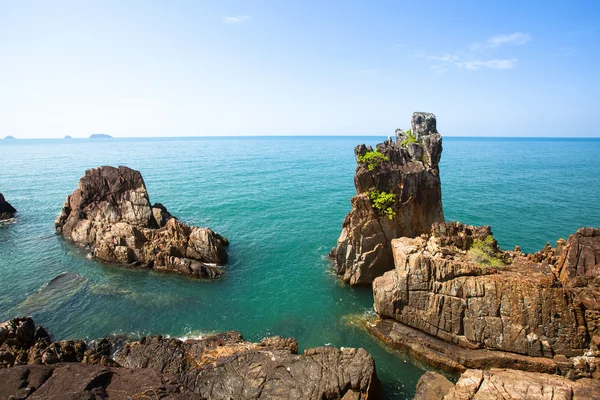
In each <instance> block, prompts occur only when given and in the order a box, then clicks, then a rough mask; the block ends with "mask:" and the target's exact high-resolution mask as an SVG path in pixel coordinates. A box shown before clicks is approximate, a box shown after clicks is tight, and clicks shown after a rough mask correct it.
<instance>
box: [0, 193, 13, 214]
mask: <svg viewBox="0 0 600 400" xmlns="http://www.w3.org/2000/svg"><path fill="white" fill-rule="evenodd" d="M16 212H17V210H16V209H15V208H14V207H13V206H11V205H10V203H9V202H7V201H6V200H5V199H4V196H3V195H2V193H0V221H2V220H3V219H10V218H12V217H14V215H15V213H16Z"/></svg>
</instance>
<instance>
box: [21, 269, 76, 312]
mask: <svg viewBox="0 0 600 400" xmlns="http://www.w3.org/2000/svg"><path fill="white" fill-rule="evenodd" d="M87 283H88V280H87V278H86V277H84V276H81V275H79V274H75V273H72V272H65V273H62V274H60V275H58V276H56V277H55V278H53V279H52V280H51V281H50V282H48V284H46V285H45V286H43V287H42V288H40V290H38V291H37V292H35V293H33V294H32V295H31V296H29V297H27V298H26V299H25V300H24V301H23V302H22V303H21V304H19V305H18V306H16V307H15V309H14V310H13V313H14V314H25V315H29V314H31V313H33V312H37V311H42V310H43V311H52V310H56V309H58V308H59V307H60V306H61V305H63V304H65V303H66V302H67V301H69V299H71V298H72V297H73V296H75V295H76V294H77V293H79V292H80V291H81V290H83V289H84V288H85V287H86V286H87Z"/></svg>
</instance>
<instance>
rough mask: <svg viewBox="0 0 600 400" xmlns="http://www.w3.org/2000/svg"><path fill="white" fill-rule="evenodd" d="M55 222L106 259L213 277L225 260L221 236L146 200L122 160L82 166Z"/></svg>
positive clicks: (137, 178)
mask: <svg viewBox="0 0 600 400" xmlns="http://www.w3.org/2000/svg"><path fill="white" fill-rule="evenodd" d="M54 224H55V226H56V231H57V232H58V233H59V234H61V235H62V236H63V237H65V238H66V239H69V240H72V241H74V242H75V243H78V244H80V245H83V246H86V247H89V248H90V249H91V252H92V255H93V256H94V257H96V258H98V259H100V260H103V261H107V262H110V263H118V264H127V265H130V266H138V267H143V268H150V269H154V270H157V271H163V272H173V273H178V274H183V275H187V276H191V277H196V278H216V277H218V276H220V275H221V274H222V273H223V270H222V267H221V266H222V265H223V264H225V263H226V262H227V252H226V250H225V247H226V246H227V245H228V242H227V240H226V239H225V238H223V237H222V236H220V235H218V234H217V233H215V232H213V231H212V230H211V229H209V228H197V227H193V226H188V225H186V224H183V223H182V222H180V221H178V220H177V219H176V218H174V217H173V216H172V215H171V214H170V213H169V212H168V211H167V209H166V208H165V207H164V206H163V205H162V204H159V203H157V204H155V205H153V206H151V203H150V199H149V196H148V192H147V191H146V185H145V183H144V179H143V178H142V175H141V173H140V172H139V171H136V170H133V169H131V168H128V167H124V166H120V167H118V168H114V167H107V166H105V167H100V168H93V169H90V170H88V171H86V172H85V175H84V176H83V177H82V178H81V179H80V181H79V187H78V188H77V189H76V190H75V191H74V192H73V193H72V194H71V195H69V196H68V197H67V200H66V202H65V204H64V205H63V208H62V211H61V214H60V215H59V216H58V217H57V218H56V220H55V222H54Z"/></svg>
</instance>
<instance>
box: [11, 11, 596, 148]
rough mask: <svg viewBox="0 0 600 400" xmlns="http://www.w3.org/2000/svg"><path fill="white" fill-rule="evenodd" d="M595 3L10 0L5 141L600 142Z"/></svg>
mask: <svg viewBox="0 0 600 400" xmlns="http://www.w3.org/2000/svg"><path fill="white" fill-rule="evenodd" d="M599 21H600V2H596V1H562V2H552V1H543V2H542V1H484V0H481V1H458V0H457V1H430V2H426V1H283V0H279V1H178V0H175V1H125V0H121V1H83V0H81V1H73V2H69V1H59V0H56V1H26V0H23V1H13V0H10V1H8V0H0V137H3V136H6V135H13V136H15V137H18V138H26V137H38V138H41V137H63V136H64V135H71V136H73V137H87V136H89V135H90V134H92V133H108V134H111V135H113V136H118V137H135V136H202V135H211V136H212V135H304V134H307V135H319V134H328V135H358V134H364V135H375V134H384V135H387V134H392V133H393V132H394V129H395V128H398V127H400V128H407V127H408V126H409V124H410V117H411V114H412V112H413V111H430V112H433V113H435V114H436V115H437V117H438V130H439V131H440V132H441V133H442V134H444V135H448V136H575V137H589V136H595V137H597V136H600V129H598V128H597V126H596V124H597V121H596V119H598V116H599V112H598V110H599V108H600V102H599V95H598V93H599V92H600V78H599V76H598V75H599V74H598V72H599V71H600V27H599V25H600V22H599Z"/></svg>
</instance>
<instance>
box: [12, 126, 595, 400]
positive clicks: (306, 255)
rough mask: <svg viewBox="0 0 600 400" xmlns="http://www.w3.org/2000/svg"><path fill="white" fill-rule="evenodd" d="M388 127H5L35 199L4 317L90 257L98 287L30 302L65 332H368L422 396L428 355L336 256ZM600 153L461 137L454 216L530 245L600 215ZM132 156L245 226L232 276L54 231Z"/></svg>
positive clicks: (388, 366) (21, 183)
mask: <svg viewBox="0 0 600 400" xmlns="http://www.w3.org/2000/svg"><path fill="white" fill-rule="evenodd" d="M382 139H383V138H378V137H254V138H172V139H115V140H88V139H73V140H15V141H0V160H2V172H1V173H0V192H2V193H3V194H4V195H5V197H6V199H7V200H8V201H9V202H10V203H11V204H13V206H15V207H16V208H17V209H18V210H19V213H18V218H17V221H16V223H2V224H0V276H1V278H0V279H1V287H0V289H1V290H0V320H5V319H8V318H12V317H14V316H16V315H15V307H17V306H18V305H19V304H22V303H23V302H24V301H25V300H26V299H27V298H28V297H29V296H31V295H34V294H35V293H36V292H37V291H38V290H39V289H40V288H41V287H42V286H43V285H45V284H46V283H47V282H49V281H50V280H51V279H52V278H54V277H55V276H57V275H59V274H60V273H62V272H74V273H78V274H81V275H82V276H84V277H85V278H87V279H88V282H87V283H86V285H85V287H84V288H83V289H82V290H71V291H68V296H69V297H68V298H67V299H65V298H64V297H63V298H60V299H57V300H56V304H55V305H54V306H48V307H37V308H33V309H32V310H31V311H29V313H31V314H32V315H33V316H34V318H35V319H36V321H37V322H38V323H42V324H44V325H45V326H46V327H47V328H48V329H49V331H50V332H51V333H52V334H53V336H54V337H55V338H56V339H64V338H90V339H92V338H98V337H101V336H105V335H108V334H111V333H127V334H132V333H133V334H139V335H141V334H159V333H160V334H166V335H171V336H177V337H184V336H185V337H190V336H200V335H202V334H206V333H209V332H214V331H222V330H232V329H235V330H238V331H240V332H241V333H242V334H243V335H244V337H245V338H246V339H249V340H260V338H262V337H263V336H266V335H281V336H292V337H295V338H296V339H297V340H298V342H299V344H300V347H301V349H305V348H308V347H314V346H321V345H325V344H331V345H333V346H346V347H351V346H360V347H365V348H366V349H368V350H369V351H370V352H371V354H373V356H374V357H375V360H376V363H377V372H378V375H379V377H380V379H381V380H382V381H383V383H384V389H385V394H386V397H387V398H412V395H413V393H414V387H415V384H416V382H417V380H418V378H419V376H420V375H421V374H422V372H423V370H422V367H421V366H417V365H415V364H413V363H412V362H411V361H410V360H409V359H407V358H406V357H404V356H402V355H401V354H398V353H395V352H393V351H389V349H386V348H385V347H384V346H382V345H380V344H379V343H378V342H377V341H376V340H374V339H372V338H371V337H370V336H369V335H367V334H366V333H364V332H363V331H362V330H361V329H360V328H357V327H356V325H355V324H353V321H355V319H356V316H363V315H365V314H369V313H371V310H372V303H373V299H372V294H371V291H370V290H369V289H364V288H363V289H356V288H351V287H349V286H346V285H343V284H340V282H339V281H338V280H337V279H336V278H335V277H334V276H333V275H332V274H331V271H330V264H329V262H328V261H327V259H326V258H325V256H326V255H327V253H328V252H329V250H330V249H331V248H332V247H333V246H334V245H335V242H336V239H337V237H338V235H339V233H340V230H341V224H342V221H343V219H344V216H345V215H346V213H348V212H349V211H350V197H351V196H352V195H353V194H354V193H355V190H354V184H353V174H354V169H355V161H354V156H353V147H354V146H355V145H356V144H359V143H367V144H371V145H374V144H376V143H377V142H378V141H381V140H382ZM599 154H600V140H594V139H591V140H590V139H588V140H556V139H553V140H550V139H467V138H451V137H446V138H444V152H443V155H442V162H441V166H440V170H441V179H442V190H443V202H444V211H445V215H446V219H447V220H460V221H463V222H466V223H471V224H489V225H491V226H492V229H493V232H494V234H495V236H496V238H497V239H498V241H499V243H500V245H501V246H502V247H504V248H512V247H514V246H515V245H516V244H519V245H520V246H521V248H522V249H523V250H524V251H536V250H538V249H540V248H541V247H543V245H544V244H545V243H546V242H547V241H549V242H551V243H554V242H555V241H556V240H557V239H558V238H559V237H567V236H568V235H569V234H570V233H572V232H574V231H575V230H576V229H577V228H578V227H580V226H600V209H599V208H598V207H597V199H598V198H600V163H598V155H599ZM119 164H121V165H127V166H129V167H132V168H135V169H138V170H140V171H141V172H142V174H143V176H144V179H145V181H146V185H147V187H148V192H149V194H150V200H151V202H160V203H163V204H164V205H165V206H166V207H167V208H168V209H169V211H170V212H171V213H172V214H174V215H176V216H177V217H178V218H179V219H180V220H182V221H183V222H186V223H189V224H193V225H198V226H210V227H211V228H212V229H214V230H215V231H216V232H219V233H221V234H223V235H224V236H226V237H227V238H228V239H229V241H230V242H231V246H230V247H229V254H230V261H229V263H228V266H227V273H226V275H225V276H224V278H222V279H220V280H218V281H214V282H202V281H196V280H191V279H187V278H184V277H179V276H170V275H161V274H158V273H153V272H148V271H140V270H129V269H126V268H122V267H114V266H110V265H105V264H102V263H99V262H97V261H95V260H91V259H89V258H88V257H87V254H86V252H85V251H84V250H83V249H80V248H78V247H76V246H73V245H71V244H69V243H66V242H64V241H63V240H61V239H60V238H59V237H57V236H56V235H55V234H54V227H53V220H54V218H55V216H56V215H57V214H58V213H59V211H60V207H61V205H62V203H63V201H64V199H65V197H66V196H67V194H69V193H71V192H72V191H73V190H74V189H75V188H76V186H77V182H78V180H79V178H80V177H81V176H82V175H83V172H84V171H85V169H87V168H91V167H96V166H99V165H115V166H116V165H119ZM53 301H54V300H53ZM25 304H27V302H25ZM17 310H19V311H22V310H20V309H17Z"/></svg>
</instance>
